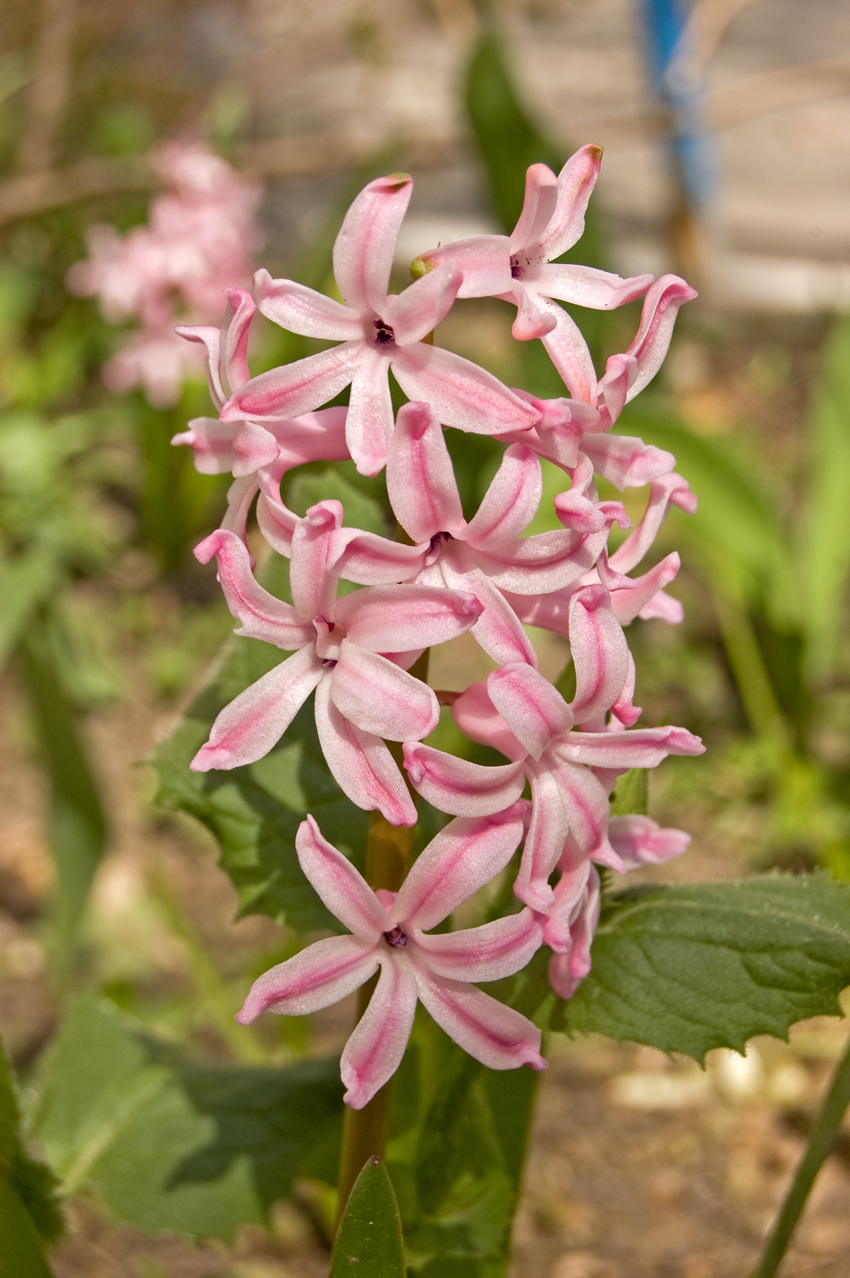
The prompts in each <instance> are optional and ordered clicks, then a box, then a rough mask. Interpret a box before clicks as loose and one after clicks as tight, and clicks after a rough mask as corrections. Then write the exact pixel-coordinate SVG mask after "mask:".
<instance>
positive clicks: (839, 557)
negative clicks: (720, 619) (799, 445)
mask: <svg viewBox="0 0 850 1278" xmlns="http://www.w3.org/2000/svg"><path fill="white" fill-rule="evenodd" d="M809 438H810V439H811V461H810V473H809V482H808V493H807V497H806V504H805V508H804V513H803V523H802V529H801V534H802V535H801V546H800V561H799V564H800V568H801V569H802V573H801V575H800V576H799V577H798V578H797V580H798V581H799V583H800V588H801V589H802V591H803V595H804V601H805V606H804V608H803V610H802V619H803V623H804V625H805V627H806V629H807V632H808V634H809V637H810V642H811V645H812V649H811V652H810V655H809V660H810V663H811V665H812V668H813V670H814V671H815V672H816V673H817V674H819V675H821V676H823V675H828V674H829V673H830V670H831V668H832V666H833V664H834V661H835V655H836V647H837V642H838V632H839V627H840V623H841V618H842V611H843V604H844V590H845V586H846V582H847V576H848V572H850V316H846V315H845V316H842V317H841V318H840V319H838V320H836V322H835V326H834V327H833V329H832V332H831V333H830V336H829V338H828V339H827V342H826V346H825V350H824V356H823V366H822V370H821V376H820V377H819V379H818V381H817V383H816V391H815V394H814V397H813V400H812V405H811V410H810V418H809Z"/></svg>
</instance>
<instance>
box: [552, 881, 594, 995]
mask: <svg viewBox="0 0 850 1278" xmlns="http://www.w3.org/2000/svg"><path fill="white" fill-rule="evenodd" d="M564 877H565V876H562V880H561V881H562V882H563V881H564ZM558 887H560V883H559V884H558ZM555 890H556V892H557V888H556V889H555ZM601 904H602V889H601V884H600V881H599V872H598V870H597V869H596V866H594V865H591V866H589V869H588V874H587V879H586V882H585V884H584V886H583V888H582V890H581V892H580V894H579V897H578V900H576V901H575V902H572V901H571V909H570V913H569V918H568V923H567V931H568V942H567V944H566V945H565V946H563V947H561V948H560V949H558V950H556V951H555V953H554V954H553V955H552V957H551V958H550V960H549V984H550V985H551V986H552V989H553V990H554V991H555V993H556V994H557V995H558V997H559V998H563V999H570V998H572V996H573V994H575V992H576V990H577V989H578V987H579V985H581V983H582V981H583V980H584V978H585V977H586V976H587V974H588V972H589V971H590V968H591V955H590V947H591V944H592V943H593V935H594V933H595V931H596V924H597V923H598V922H599V910H600V906H601Z"/></svg>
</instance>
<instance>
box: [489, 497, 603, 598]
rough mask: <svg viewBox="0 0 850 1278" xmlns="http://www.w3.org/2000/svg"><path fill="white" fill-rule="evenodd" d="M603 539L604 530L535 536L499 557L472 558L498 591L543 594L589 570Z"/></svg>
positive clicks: (568, 582) (506, 548)
mask: <svg viewBox="0 0 850 1278" xmlns="http://www.w3.org/2000/svg"><path fill="white" fill-rule="evenodd" d="M558 513H559V514H560V511H559V512H558ZM607 537H608V529H607V526H603V528H602V529H600V531H599V532H598V533H596V534H594V535H593V536H581V534H579V533H575V532H572V531H568V532H557V531H556V532H545V533H535V534H534V535H533V536H531V537H523V538H518V539H517V540H516V541H515V542H514V543H513V545H512V546H510V547H505V548H504V550H503V551H502V552H501V554H498V555H497V554H495V553H494V554H489V553H488V554H485V553H484V552H483V551H481V550H476V551H475V552H474V555H475V559H476V561H477V563H478V564H479V566H480V567H481V569H482V571H483V572H485V573H486V574H487V576H488V577H489V579H490V581H491V582H492V583H493V584H494V585H495V586H498V588H499V590H500V591H506V590H507V591H511V592H514V593H516V594H528V595H534V594H543V593H547V592H550V591H553V590H561V589H563V588H564V587H565V586H569V585H572V583H573V582H574V581H577V580H578V578H579V577H582V576H584V574H585V573H586V572H588V571H589V570H590V569H591V568H592V567H593V564H594V561H595V559H596V557H597V555H598V554H599V551H600V549H601V547H602V546H603V545H604V543H605V541H606V539H607Z"/></svg>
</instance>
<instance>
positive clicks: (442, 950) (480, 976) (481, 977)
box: [411, 909, 543, 981]
mask: <svg viewBox="0 0 850 1278" xmlns="http://www.w3.org/2000/svg"><path fill="white" fill-rule="evenodd" d="M542 934H543V925H542V923H541V921H540V919H539V918H537V917H535V915H534V913H533V912H532V911H531V910H529V909H525V910H522V911H520V913H519V914H511V915H509V916H508V917H507V918H503V919H495V920H494V921H493V922H492V923H484V924H482V926H481V927H470V928H464V929H463V930H462V931H459V932H443V933H440V934H438V935H436V936H427V935H426V934H425V933H422V932H416V933H415V934H414V936H413V938H411V939H414V940H415V942H416V949H417V951H418V952H419V953H421V954H422V955H423V956H424V959H425V963H426V964H427V966H428V968H429V969H430V970H431V971H432V972H434V973H435V974H436V975H437V976H446V977H448V978H449V980H452V981H499V980H502V978H503V977H505V976H513V974H514V972H519V971H520V970H521V969H522V968H523V967H525V965H526V963H528V962H529V960H530V959H531V957H532V955H533V954H535V953H536V952H537V950H539V949H540V943H541V938H542Z"/></svg>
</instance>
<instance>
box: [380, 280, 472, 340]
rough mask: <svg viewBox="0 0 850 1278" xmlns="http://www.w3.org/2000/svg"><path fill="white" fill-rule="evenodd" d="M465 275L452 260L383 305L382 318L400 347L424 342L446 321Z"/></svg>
mask: <svg viewBox="0 0 850 1278" xmlns="http://www.w3.org/2000/svg"><path fill="white" fill-rule="evenodd" d="M462 280H463V276H462V274H461V271H460V268H459V267H458V265H457V263H456V262H454V261H452V260H451V259H449V261H447V262H442V263H441V264H440V265H439V266H437V267H436V268H435V269H434V270H433V271H429V272H428V274H427V275H423V276H422V277H421V279H418V280H415V281H414V282H413V284H409V285H408V287H407V288H406V289H404V290H403V292H401V293H399V294H398V296H397V297H394V298H393V299H392V301H390V302H388V303H387V304H386V305H385V306H384V310H383V314H382V318H383V319H384V320H385V322H386V323H387V324H389V326H390V327H391V328H392V330H393V333H394V335H395V340H396V345H397V346H409V345H410V344H411V343H412V342H421V341H422V339H423V338H424V337H427V336H428V334H429V333H432V332H433V331H434V329H435V328H436V327H437V325H438V324H439V323H440V322H441V321H442V320H444V319H445V317H446V315H447V314H448V313H449V311H450V310H451V308H452V303H453V302H454V300H455V298H456V297H457V293H458V289H459V288H460V286H461V282H462Z"/></svg>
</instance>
